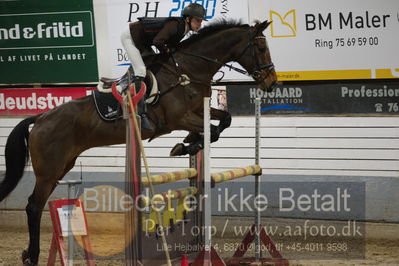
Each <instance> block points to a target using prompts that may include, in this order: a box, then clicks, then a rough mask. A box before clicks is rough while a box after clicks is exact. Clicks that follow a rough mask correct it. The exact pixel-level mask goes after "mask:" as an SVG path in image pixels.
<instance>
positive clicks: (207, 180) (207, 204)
mask: <svg viewBox="0 0 399 266" xmlns="http://www.w3.org/2000/svg"><path fill="white" fill-rule="evenodd" d="M210 99H211V98H209V97H205V98H204V161H203V164H204V192H205V194H204V195H205V199H204V209H205V217H204V226H205V228H204V229H205V230H204V232H205V237H204V248H205V258H204V265H206V266H208V265H209V266H210V265H211V249H212V236H211V225H212V217H211V216H212V210H211V208H212V204H211V202H212V197H211V173H210V170H209V168H210V146H211V145H210V144H211V126H210V125H211V119H210Z"/></svg>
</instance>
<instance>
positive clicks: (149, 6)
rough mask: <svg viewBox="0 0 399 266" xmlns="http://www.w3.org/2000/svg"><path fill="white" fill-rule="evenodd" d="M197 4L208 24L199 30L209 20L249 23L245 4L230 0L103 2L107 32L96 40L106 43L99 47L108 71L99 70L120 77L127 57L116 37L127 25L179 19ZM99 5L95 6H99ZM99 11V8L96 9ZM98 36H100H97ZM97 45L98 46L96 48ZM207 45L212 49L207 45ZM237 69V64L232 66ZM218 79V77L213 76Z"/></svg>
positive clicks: (232, 76) (229, 75) (230, 75)
mask: <svg viewBox="0 0 399 266" xmlns="http://www.w3.org/2000/svg"><path fill="white" fill-rule="evenodd" d="M194 2H196V3H199V4H201V5H203V6H204V8H205V9H206V17H207V19H208V21H204V22H203V23H202V26H206V24H207V23H211V22H212V20H214V19H218V18H226V19H237V20H241V21H242V23H250V21H249V19H248V0H241V1H232V0H201V1H194V0H193V1H190V0H189V1H185V0H157V1H155V0H136V1H129V0H106V5H107V10H106V11H107V17H108V29H107V32H105V31H104V32H98V35H99V38H103V37H104V36H103V35H106V36H105V39H107V40H108V42H109V44H108V46H107V47H106V45H105V44H104V43H103V44H101V45H103V46H104V49H107V50H105V52H106V53H107V54H109V55H111V59H110V60H111V62H110V63H109V64H110V65H112V68H111V69H110V70H109V67H108V66H102V65H100V69H107V70H106V71H108V73H104V74H103V75H108V76H110V77H114V78H115V77H120V76H122V75H123V74H124V73H125V72H126V70H127V66H128V65H129V64H130V62H129V60H128V58H127V54H126V53H125V51H124V50H123V47H122V44H121V41H120V36H121V33H122V32H123V31H125V30H127V29H128V24H129V23H130V22H135V21H137V18H139V17H171V16H174V17H180V16H181V12H182V10H183V9H184V8H185V7H186V6H188V5H189V4H190V3H194ZM100 4H101V3H95V5H100ZM99 8H100V7H99ZM100 35H101V36H100ZM99 45H100V44H99ZM209 45H212V44H211V43H210V44H209ZM99 62H100V63H101V64H107V62H106V61H104V62H103V61H99ZM234 65H235V66H239V65H238V64H234ZM222 70H223V72H224V73H225V76H224V80H226V81H227V80H245V79H246V80H248V79H249V78H248V77H247V76H245V75H243V74H239V73H236V72H234V71H231V70H230V69H227V68H222ZM216 75H217V76H218V77H220V74H216Z"/></svg>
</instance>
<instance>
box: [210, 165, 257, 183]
mask: <svg viewBox="0 0 399 266" xmlns="http://www.w3.org/2000/svg"><path fill="white" fill-rule="evenodd" d="M261 174H262V168H261V167H260V166H259V165H256V164H254V165H250V166H247V167H242V168H236V169H233V170H228V171H223V172H220V173H213V174H211V177H212V183H215V184H217V183H222V182H226V181H230V180H234V179H237V178H242V177H246V176H250V175H257V176H259V175H261Z"/></svg>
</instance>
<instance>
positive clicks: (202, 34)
mask: <svg viewBox="0 0 399 266" xmlns="http://www.w3.org/2000/svg"><path fill="white" fill-rule="evenodd" d="M234 27H249V25H248V24H243V23H242V22H241V20H234V19H228V20H227V19H216V20H215V21H213V22H211V23H210V24H208V25H206V26H205V27H203V28H202V29H200V30H199V31H198V32H197V33H194V34H192V35H191V36H190V37H188V38H187V39H185V40H184V41H182V42H181V43H179V45H178V46H177V48H183V47H187V46H189V45H190V44H192V43H196V42H198V41H199V40H201V39H204V38H206V37H208V36H210V35H212V34H214V33H217V32H220V31H222V30H226V29H230V28H234Z"/></svg>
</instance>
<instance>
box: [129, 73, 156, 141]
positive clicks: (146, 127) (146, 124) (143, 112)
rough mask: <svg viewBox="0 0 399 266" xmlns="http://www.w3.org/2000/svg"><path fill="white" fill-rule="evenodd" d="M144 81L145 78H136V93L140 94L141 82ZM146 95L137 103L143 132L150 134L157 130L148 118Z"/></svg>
mask: <svg viewBox="0 0 399 266" xmlns="http://www.w3.org/2000/svg"><path fill="white" fill-rule="evenodd" d="M143 80H144V78H143V77H139V76H136V77H134V85H135V87H136V93H138V92H139V91H140V89H141V82H142V81H143ZM145 100H146V95H144V96H143V98H141V99H140V101H139V102H138V103H137V109H138V111H137V113H138V115H139V116H140V117H141V130H142V132H149V133H153V132H154V131H155V128H154V127H153V126H152V124H151V122H150V121H149V120H148V117H147V105H146V103H145Z"/></svg>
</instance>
